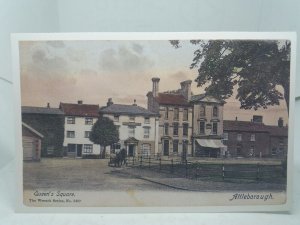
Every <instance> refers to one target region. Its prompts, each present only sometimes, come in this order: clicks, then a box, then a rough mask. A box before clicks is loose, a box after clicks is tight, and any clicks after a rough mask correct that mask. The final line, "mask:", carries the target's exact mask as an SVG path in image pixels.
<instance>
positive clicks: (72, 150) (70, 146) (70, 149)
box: [68, 144, 76, 153]
mask: <svg viewBox="0 0 300 225" xmlns="http://www.w3.org/2000/svg"><path fill="white" fill-rule="evenodd" d="M68 152H70V153H75V152H76V145H75V144H68Z"/></svg>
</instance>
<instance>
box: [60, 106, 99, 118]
mask: <svg viewBox="0 0 300 225" xmlns="http://www.w3.org/2000/svg"><path fill="white" fill-rule="evenodd" d="M59 108H60V109H61V110H62V111H63V112H64V113H65V115H66V116H91V117H98V116H99V114H98V111H99V105H89V104H72V103H60V106H59Z"/></svg>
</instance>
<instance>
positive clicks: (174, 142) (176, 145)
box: [173, 140, 178, 153]
mask: <svg viewBox="0 0 300 225" xmlns="http://www.w3.org/2000/svg"><path fill="white" fill-rule="evenodd" d="M173 152H176V153H178V140H173Z"/></svg>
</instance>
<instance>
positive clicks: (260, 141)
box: [223, 116, 288, 157]
mask: <svg viewBox="0 0 300 225" xmlns="http://www.w3.org/2000/svg"><path fill="white" fill-rule="evenodd" d="M257 118H259V119H257ZM262 119H263V118H262V117H257V116H253V119H252V121H238V120H237V119H236V120H234V121H230V120H224V135H223V143H224V144H225V145H227V155H228V156H232V157H284V156H286V154H287V149H288V128H287V127H284V126H283V122H282V118H280V119H279V120H278V126H268V125H265V124H264V123H263V120H262Z"/></svg>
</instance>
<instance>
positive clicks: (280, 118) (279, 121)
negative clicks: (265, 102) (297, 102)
mask: <svg viewBox="0 0 300 225" xmlns="http://www.w3.org/2000/svg"><path fill="white" fill-rule="evenodd" d="M278 127H283V119H282V117H279V119H278Z"/></svg>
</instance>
